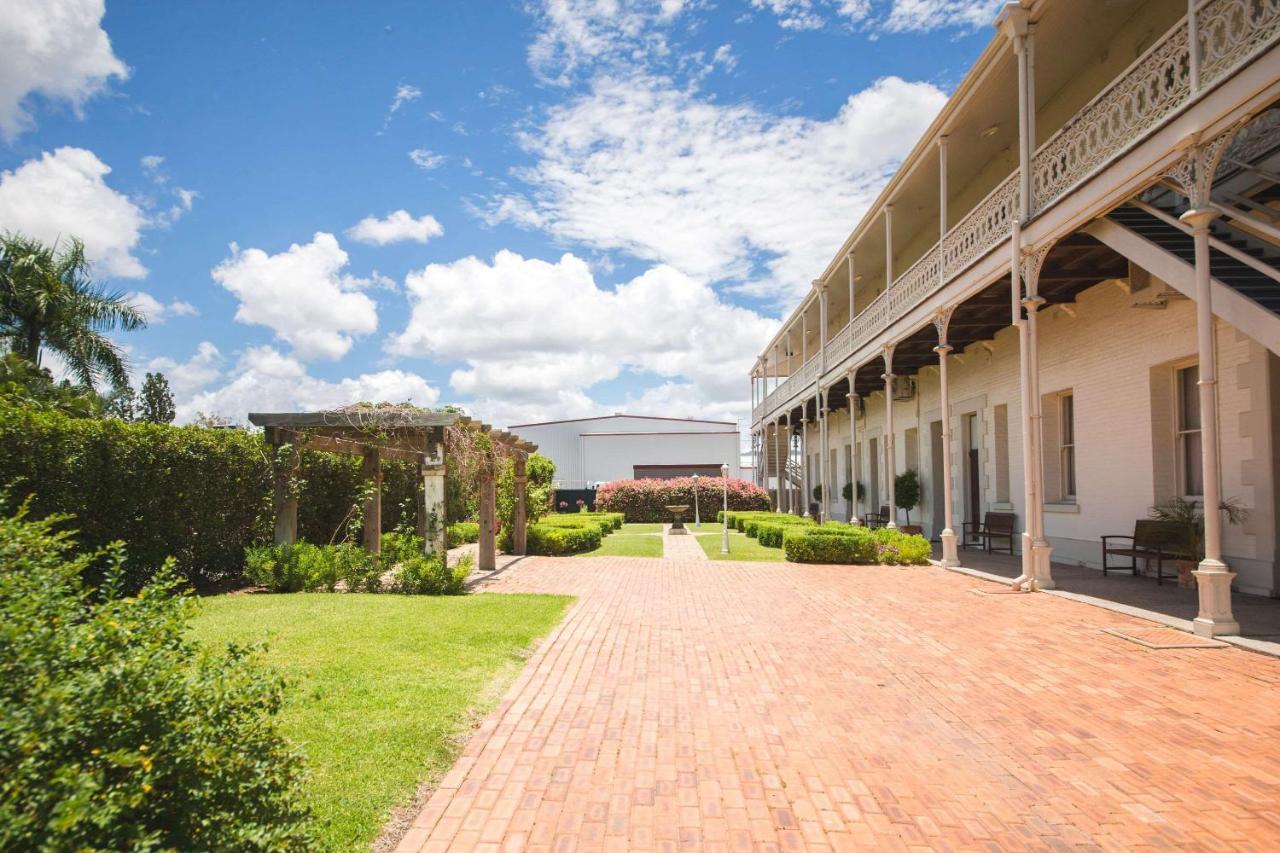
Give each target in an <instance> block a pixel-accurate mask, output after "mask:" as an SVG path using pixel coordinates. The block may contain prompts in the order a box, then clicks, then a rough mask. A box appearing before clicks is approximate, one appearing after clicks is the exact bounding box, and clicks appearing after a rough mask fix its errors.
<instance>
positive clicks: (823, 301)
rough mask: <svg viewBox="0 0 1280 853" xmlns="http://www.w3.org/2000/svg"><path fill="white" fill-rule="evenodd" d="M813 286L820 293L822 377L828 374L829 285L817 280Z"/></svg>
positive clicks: (819, 317) (820, 364)
mask: <svg viewBox="0 0 1280 853" xmlns="http://www.w3.org/2000/svg"><path fill="white" fill-rule="evenodd" d="M813 286H814V289H816V290H817V291H818V353H819V355H818V367H819V371H820V373H819V375H822V374H823V373H826V372H827V283H826V282H825V281H823V280H822V279H817V280H816V281H814V283H813Z"/></svg>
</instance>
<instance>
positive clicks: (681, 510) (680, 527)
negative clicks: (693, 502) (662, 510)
mask: <svg viewBox="0 0 1280 853" xmlns="http://www.w3.org/2000/svg"><path fill="white" fill-rule="evenodd" d="M666 509H667V511H668V512H670V513H671V532H672V533H673V534H678V533H688V532H689V531H687V530H685V528H684V514H685V513H686V512H688V511H689V505H688V504H667V507H666Z"/></svg>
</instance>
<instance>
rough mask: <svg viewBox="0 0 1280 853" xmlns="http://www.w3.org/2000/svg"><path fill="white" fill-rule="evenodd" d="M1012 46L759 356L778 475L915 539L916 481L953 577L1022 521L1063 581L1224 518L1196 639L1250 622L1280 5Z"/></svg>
mask: <svg viewBox="0 0 1280 853" xmlns="http://www.w3.org/2000/svg"><path fill="white" fill-rule="evenodd" d="M995 29H996V34H995V35H994V37H993V38H992V40H991V42H990V44H989V45H988V47H987V48H986V50H985V51H984V52H983V53H982V55H981V56H980V57H979V59H978V60H977V62H976V63H975V65H974V66H973V68H972V69H971V70H970V71H969V72H968V74H967V75H966V76H965V78H964V79H963V81H962V82H961V83H960V84H959V86H958V87H957V88H956V90H955V93H954V94H953V95H952V97H951V99H950V101H949V102H948V103H947V105H946V106H945V107H944V109H943V110H942V111H941V113H940V114H939V115H938V116H937V118H936V119H935V120H934V122H933V123H932V125H931V126H930V128H929V129H928V131H927V132H926V133H925V135H924V136H923V137H922V138H921V139H920V141H919V143H918V144H917V145H916V146H915V148H914V149H913V150H912V151H911V153H910V154H909V156H908V157H907V158H906V159H905V160H904V162H903V163H902V165H901V167H900V168H899V169H898V171H897V173H896V174H895V175H894V176H893V178H892V179H891V180H890V181H889V182H888V184H887V185H886V186H885V187H884V190H883V191H882V192H881V193H880V195H879V197H878V198H877V199H876V201H875V202H874V203H873V204H872V205H871V207H870V208H869V209H868V211H867V212H866V215H865V216H864V217H863V218H862V220H861V221H860V222H858V224H857V225H856V227H854V229H853V231H852V232H851V233H850V234H849V236H848V238H847V239H846V240H845V241H844V243H843V244H842V245H841V246H839V247H833V248H834V249H835V251H834V253H833V255H832V257H831V260H830V263H829V264H828V265H827V267H826V269H824V270H821V271H820V273H819V275H818V277H817V279H816V280H815V281H814V283H813V287H812V289H811V290H810V292H809V293H808V295H807V296H806V297H805V298H804V299H803V300H802V301H801V302H800V304H799V305H797V306H796V308H795V310H794V311H792V312H791V314H790V315H789V316H788V317H787V318H786V320H785V322H784V323H783V324H782V327H781V330H780V331H779V332H778V334H777V335H776V337H775V338H774V339H773V340H771V341H768V342H767V343H765V345H764V348H763V349H762V350H761V352H760V354H759V358H758V361H757V363H756V365H755V368H754V369H753V371H752V374H751V382H752V394H753V418H752V421H753V426H752V439H753V447H754V452H755V455H756V457H757V459H758V462H757V464H756V466H755V467H756V472H757V478H758V480H759V482H760V483H761V484H762V485H765V486H766V487H767V488H770V489H771V490H772V491H773V493H774V496H775V500H776V501H777V504H778V506H779V507H780V508H782V509H791V510H794V511H805V510H806V509H807V506H808V504H809V501H810V500H812V499H813V497H812V496H813V493H814V487H815V486H819V485H821V486H823V488H822V489H821V492H820V494H821V496H822V499H821V507H822V511H823V512H824V513H825V514H827V515H829V516H831V517H837V518H845V517H848V518H858V517H859V516H860V515H863V514H866V513H869V512H879V510H880V508H881V507H888V508H891V509H890V511H889V519H890V523H901V522H902V521H903V520H904V519H905V517H904V516H902V515H901V514H899V512H897V511H896V510H894V509H892V508H893V507H895V503H896V501H895V494H894V492H895V479H896V477H897V475H899V474H901V473H903V472H905V471H907V470H908V469H910V470H914V471H916V472H917V474H918V478H919V480H920V482H921V485H922V489H921V493H922V497H921V500H920V505H919V508H918V509H917V510H914V511H913V512H912V520H913V521H915V520H917V519H918V520H919V521H920V523H921V524H922V525H923V526H924V528H925V532H926V533H927V534H929V535H931V536H933V537H935V538H936V539H938V540H939V541H940V543H941V556H942V560H943V562H944V563H946V564H952V565H956V564H958V563H959V560H960V555H959V552H958V549H957V542H958V539H959V535H958V534H959V531H960V530H961V524H962V522H964V521H971V522H980V521H982V520H983V519H984V517H985V515H986V513H988V512H992V511H1004V512H1009V513H1013V514H1014V515H1015V517H1016V523H1017V530H1018V532H1019V536H1018V537H1017V539H1018V540H1019V543H1020V550H1021V553H1022V577H1020V578H1019V579H1018V583H1019V584H1020V585H1024V586H1030V587H1037V586H1038V587H1041V588H1046V587H1049V586H1052V584H1053V578H1052V570H1051V564H1050V555H1051V554H1052V559H1053V561H1055V562H1065V563H1074V564H1080V565H1089V566H1099V565H1101V560H1102V549H1101V545H1100V537H1101V536H1102V535H1105V534H1117V533H1128V532H1133V527H1134V523H1135V521H1136V520H1138V519H1145V518H1147V517H1148V516H1149V514H1150V513H1151V511H1152V508H1153V507H1156V506H1158V505H1162V504H1167V503H1168V502H1169V501H1171V500H1173V499H1176V498H1182V499H1185V500H1190V501H1195V502H1198V503H1200V504H1201V505H1203V506H1209V507H1215V506H1219V505H1220V504H1221V503H1223V502H1228V503H1230V504H1231V505H1232V506H1238V507H1240V508H1243V509H1244V510H1246V511H1247V518H1245V520H1244V521H1243V522H1242V523H1238V524H1233V523H1228V522H1227V520H1226V519H1227V514H1226V513H1221V512H1214V511H1210V512H1209V513H1207V517H1206V519H1205V525H1204V533H1203V540H1204V541H1203V554H1204V555H1203V559H1202V560H1201V561H1200V563H1199V567H1198V570H1197V572H1196V579H1197V585H1198V588H1199V590H1200V593H1199V594H1200V616H1199V618H1198V619H1197V620H1196V623H1195V624H1196V629H1197V631H1199V632H1201V633H1204V634H1208V635H1212V634H1222V633H1234V632H1235V631H1236V630H1237V626H1236V624H1235V621H1234V619H1233V617H1232V608H1231V590H1232V588H1233V587H1234V588H1235V589H1236V590H1238V591H1241V592H1247V593H1255V594H1264V595H1275V594H1277V591H1280V576H1278V571H1280V570H1278V568H1277V567H1278V560H1277V557H1278V554H1280V541H1278V537H1277V531H1278V528H1280V501H1278V499H1277V497H1278V495H1277V492H1278V491H1280V454H1277V452H1276V451H1277V447H1276V445H1277V442H1280V357H1278V354H1280V0H1188V2H1184V1H1183V0H1023V2H1021V3H1010V4H1008V5H1007V6H1006V7H1005V8H1004V10H1003V11H1002V12H1001V13H1000V15H999V17H998V19H997V20H996V22H995ZM847 484H848V485H849V486H850V488H849V490H848V491H849V492H850V493H851V494H853V495H854V499H853V500H850V501H846V500H845V498H844V492H845V486H846V485H847ZM859 493H861V495H862V497H861V499H859V498H858V497H857V495H858V494H859ZM1166 571H1167V567H1166Z"/></svg>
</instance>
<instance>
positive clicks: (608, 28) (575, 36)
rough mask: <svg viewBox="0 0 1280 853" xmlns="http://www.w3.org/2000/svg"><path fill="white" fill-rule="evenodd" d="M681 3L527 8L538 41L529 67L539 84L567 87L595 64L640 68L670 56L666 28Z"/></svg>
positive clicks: (547, 1) (554, 1)
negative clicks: (627, 65) (641, 64)
mask: <svg viewBox="0 0 1280 853" xmlns="http://www.w3.org/2000/svg"><path fill="white" fill-rule="evenodd" d="M692 5H695V4H693V3H688V2H686V0H662V2H659V3H654V2H653V0H542V2H534V3H531V4H530V5H529V7H528V8H529V11H530V13H531V14H532V15H533V17H534V20H535V24H536V26H537V35H536V37H535V38H534V41H533V43H532V44H531V45H530V46H529V64H530V65H531V66H532V67H533V70H534V72H535V73H537V74H538V75H539V77H541V78H542V79H543V80H544V81H547V82H554V83H557V84H559V85H567V84H568V83H569V82H570V81H571V80H572V78H573V75H574V73H575V72H576V71H579V70H581V69H584V68H590V67H591V66H592V65H594V64H595V63H597V62H611V61H613V60H618V61H621V62H624V63H630V64H637V63H643V62H644V61H645V60H646V59H648V58H660V57H664V56H667V55H669V54H670V52H671V49H670V46H669V45H668V43H667V35H666V32H665V30H666V28H668V27H670V26H671V25H672V24H673V23H674V22H675V20H676V19H677V18H678V17H679V16H680V15H681V13H682V12H684V11H685V10H686V9H687V8H688V7H690V6H692Z"/></svg>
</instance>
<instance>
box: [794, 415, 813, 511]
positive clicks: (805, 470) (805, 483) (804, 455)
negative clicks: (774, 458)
mask: <svg viewBox="0 0 1280 853" xmlns="http://www.w3.org/2000/svg"><path fill="white" fill-rule="evenodd" d="M800 405H801V406H803V408H802V409H801V410H800V502H799V503H800V505H799V506H798V507H796V509H798V510H799V512H798V513H797V515H808V514H809V501H811V500H812V499H813V498H812V497H811V496H810V494H809V401H808V400H804V401H802V402H801V403H800Z"/></svg>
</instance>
